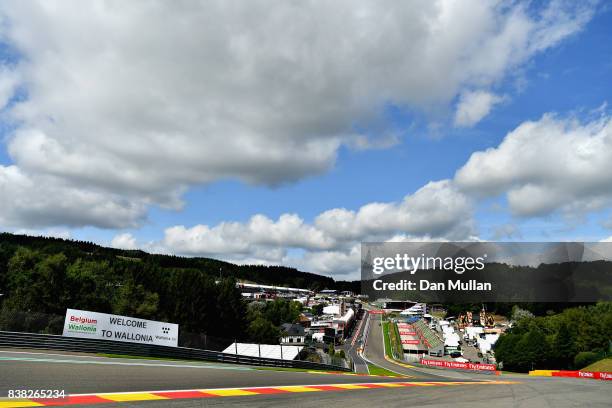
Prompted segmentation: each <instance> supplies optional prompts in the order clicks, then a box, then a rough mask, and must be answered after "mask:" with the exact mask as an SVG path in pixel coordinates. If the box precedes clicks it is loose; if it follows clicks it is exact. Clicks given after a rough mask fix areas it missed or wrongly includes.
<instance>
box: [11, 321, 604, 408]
mask: <svg viewBox="0 0 612 408" xmlns="http://www.w3.org/2000/svg"><path fill="white" fill-rule="evenodd" d="M367 336H368V341H367V346H366V349H365V353H364V354H365V358H366V359H367V360H369V361H371V362H372V363H375V364H377V365H380V366H382V367H385V368H387V369H389V370H392V371H395V372H397V373H401V374H404V375H406V377H402V378H392V377H381V376H363V375H346V374H321V373H311V372H296V371H275V370H259V369H256V368H254V367H247V366H238V365H230V364H216V363H203V362H178V361H164V360H139V359H110V358H105V357H96V356H90V355H82V354H69V353H66V354H64V353H61V354H60V353H55V352H41V351H34V350H7V349H0V397H5V396H6V395H7V392H8V390H16V389H62V390H65V391H66V393H67V394H87V395H86V396H84V397H75V399H74V400H72V402H75V401H81V400H77V399H76V398H81V399H83V398H84V399H83V401H89V402H92V403H93V402H100V401H102V403H101V404H99V405H91V406H98V407H143V408H146V407H151V408H160V407H203V406H206V407H208V406H217V405H222V406H240V407H264V406H268V407H275V406H279V407H280V406H282V407H287V406H296V407H325V406H334V407H336V406H338V407H353V408H357V407H376V408H378V407H412V406H415V407H416V406H426V407H448V406H455V407H466V408H467V407H470V408H475V407H476V408H478V407H487V408H491V407H498V406H499V407H538V408H539V407H554V408H558V407H578V406H580V407H584V406H587V407H588V406H592V407H610V406H611V405H612V404H611V401H612V383H611V382H604V381H596V380H580V379H569V378H552V377H549V378H544V377H529V376H525V375H503V376H501V377H500V376H493V375H479V374H472V373H464V372H456V371H447V370H435V369H426V368H416V367H413V368H411V367H406V366H400V365H397V364H395V363H394V362H390V361H387V360H385V359H384V346H383V342H382V333H381V327H380V326H379V325H378V320H377V318H375V319H373V320H372V322H371V324H370V326H369V331H368V333H367ZM261 387H263V388H261ZM165 391H182V392H180V393H177V392H174V393H166V392H165ZM105 393H112V394H105ZM121 393H126V394H121ZM90 394H96V395H98V396H91V395H90ZM177 396H179V397H180V399H174V398H175V397H177ZM160 398H173V399H160ZM113 401H122V402H113ZM52 402H54V403H55V405H61V403H62V401H60V400H58V401H52ZM48 403H51V402H49V401H47V402H46V403H44V404H43V405H48ZM11 404H12V405H11ZM24 404H27V402H24ZM18 406H37V405H32V404H31V405H23V404H21V403H19V402H16V401H14V400H13V401H11V400H6V399H5V400H3V401H0V408H2V407H18ZM70 406H90V404H82V405H70Z"/></svg>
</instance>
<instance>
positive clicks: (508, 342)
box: [495, 302, 612, 372]
mask: <svg viewBox="0 0 612 408" xmlns="http://www.w3.org/2000/svg"><path fill="white" fill-rule="evenodd" d="M611 351H612V302H601V303H598V304H596V305H591V306H579V307H570V308H567V309H565V310H564V311H563V312H561V313H559V314H553V315H549V316H533V315H531V314H530V313H529V312H527V313H524V314H522V317H520V318H518V320H517V322H516V325H515V326H514V327H513V328H512V329H510V330H509V331H508V332H506V333H505V334H504V335H502V336H501V337H500V338H499V340H498V341H497V344H496V345H495V356H496V359H497V361H498V362H502V363H503V368H504V369H505V370H511V371H523V372H525V371H528V370H533V369H581V368H583V367H585V366H587V365H589V364H591V363H593V362H594V361H597V360H600V359H602V358H604V357H606V356H609V355H610V352H611Z"/></svg>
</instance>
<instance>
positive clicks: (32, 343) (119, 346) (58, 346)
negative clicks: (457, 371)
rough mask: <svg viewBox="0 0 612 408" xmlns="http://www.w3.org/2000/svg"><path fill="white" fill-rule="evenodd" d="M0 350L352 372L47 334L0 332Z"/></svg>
mask: <svg viewBox="0 0 612 408" xmlns="http://www.w3.org/2000/svg"><path fill="white" fill-rule="evenodd" d="M0 347H12V348H30V349H47V350H62V351H75V352H86V353H103V354H123V355H133V356H147V357H164V358H175V359H181V360H203V361H216V362H220V363H234V364H248V365H257V366H269V367H286V368H303V369H312V370H327V371H351V370H350V369H349V368H345V367H340V366H334V365H328V364H320V363H314V362H311V361H299V360H280V359H276V358H263V357H250V356H241V355H236V354H228V353H221V352H219V351H211V350H201V349H193V348H186V347H168V346H158V345H150V344H138V343H124V342H119V341H112V340H97V339H79V338H74V337H63V336H56V335H50V334H32V333H16V332H5V331H0Z"/></svg>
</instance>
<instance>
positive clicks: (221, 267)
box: [0, 233, 361, 292]
mask: <svg viewBox="0 0 612 408" xmlns="http://www.w3.org/2000/svg"><path fill="white" fill-rule="evenodd" d="M18 247H26V248H29V249H32V250H38V251H41V252H43V253H45V254H57V253H63V254H64V255H65V256H66V257H67V258H68V259H69V260H75V259H78V258H81V259H88V260H97V261H108V262H109V263H111V264H114V262H115V261H116V259H118V258H123V259H130V260H138V261H141V262H143V263H144V264H146V265H155V266H157V267H160V268H170V269H197V270H201V271H205V272H206V273H207V274H209V275H211V276H215V277H219V276H221V277H233V278H235V279H238V280H248V281H252V282H256V283H260V284H267V285H277V286H288V287H297V288H304V289H312V290H316V291H319V290H322V289H337V290H350V291H352V292H359V290H360V287H361V284H360V282H359V281H353V282H346V281H335V280H334V279H333V278H330V277H327V276H321V275H317V274H314V273H310V272H302V271H299V270H297V269H295V268H287V267H284V266H265V265H235V264H232V263H229V262H224V261H219V260H216V259H211V258H201V257H180V256H174V255H157V254H148V253H146V252H143V251H140V250H123V249H115V248H106V247H102V246H99V245H97V244H94V243H91V242H86V241H74V240H66V239H61V238H51V237H32V236H28V235H16V234H9V233H0V272H1V271H2V269H3V268H5V267H6V264H7V261H8V258H10V257H11V256H12V254H14V252H15V251H16V249H17V248H18ZM0 279H1V277H0ZM0 285H2V282H1V281H0ZM2 288H3V286H0V289H2Z"/></svg>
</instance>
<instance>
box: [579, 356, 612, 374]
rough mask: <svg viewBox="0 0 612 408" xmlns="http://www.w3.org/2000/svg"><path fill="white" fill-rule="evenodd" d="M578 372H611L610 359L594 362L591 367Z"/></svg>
mask: <svg viewBox="0 0 612 408" xmlns="http://www.w3.org/2000/svg"><path fill="white" fill-rule="evenodd" d="M580 371H608V372H612V357H608V358H604V359H602V360H599V361H596V362H594V363H593V364H591V365H588V366H586V367H584V368H582V369H581V370H580Z"/></svg>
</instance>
